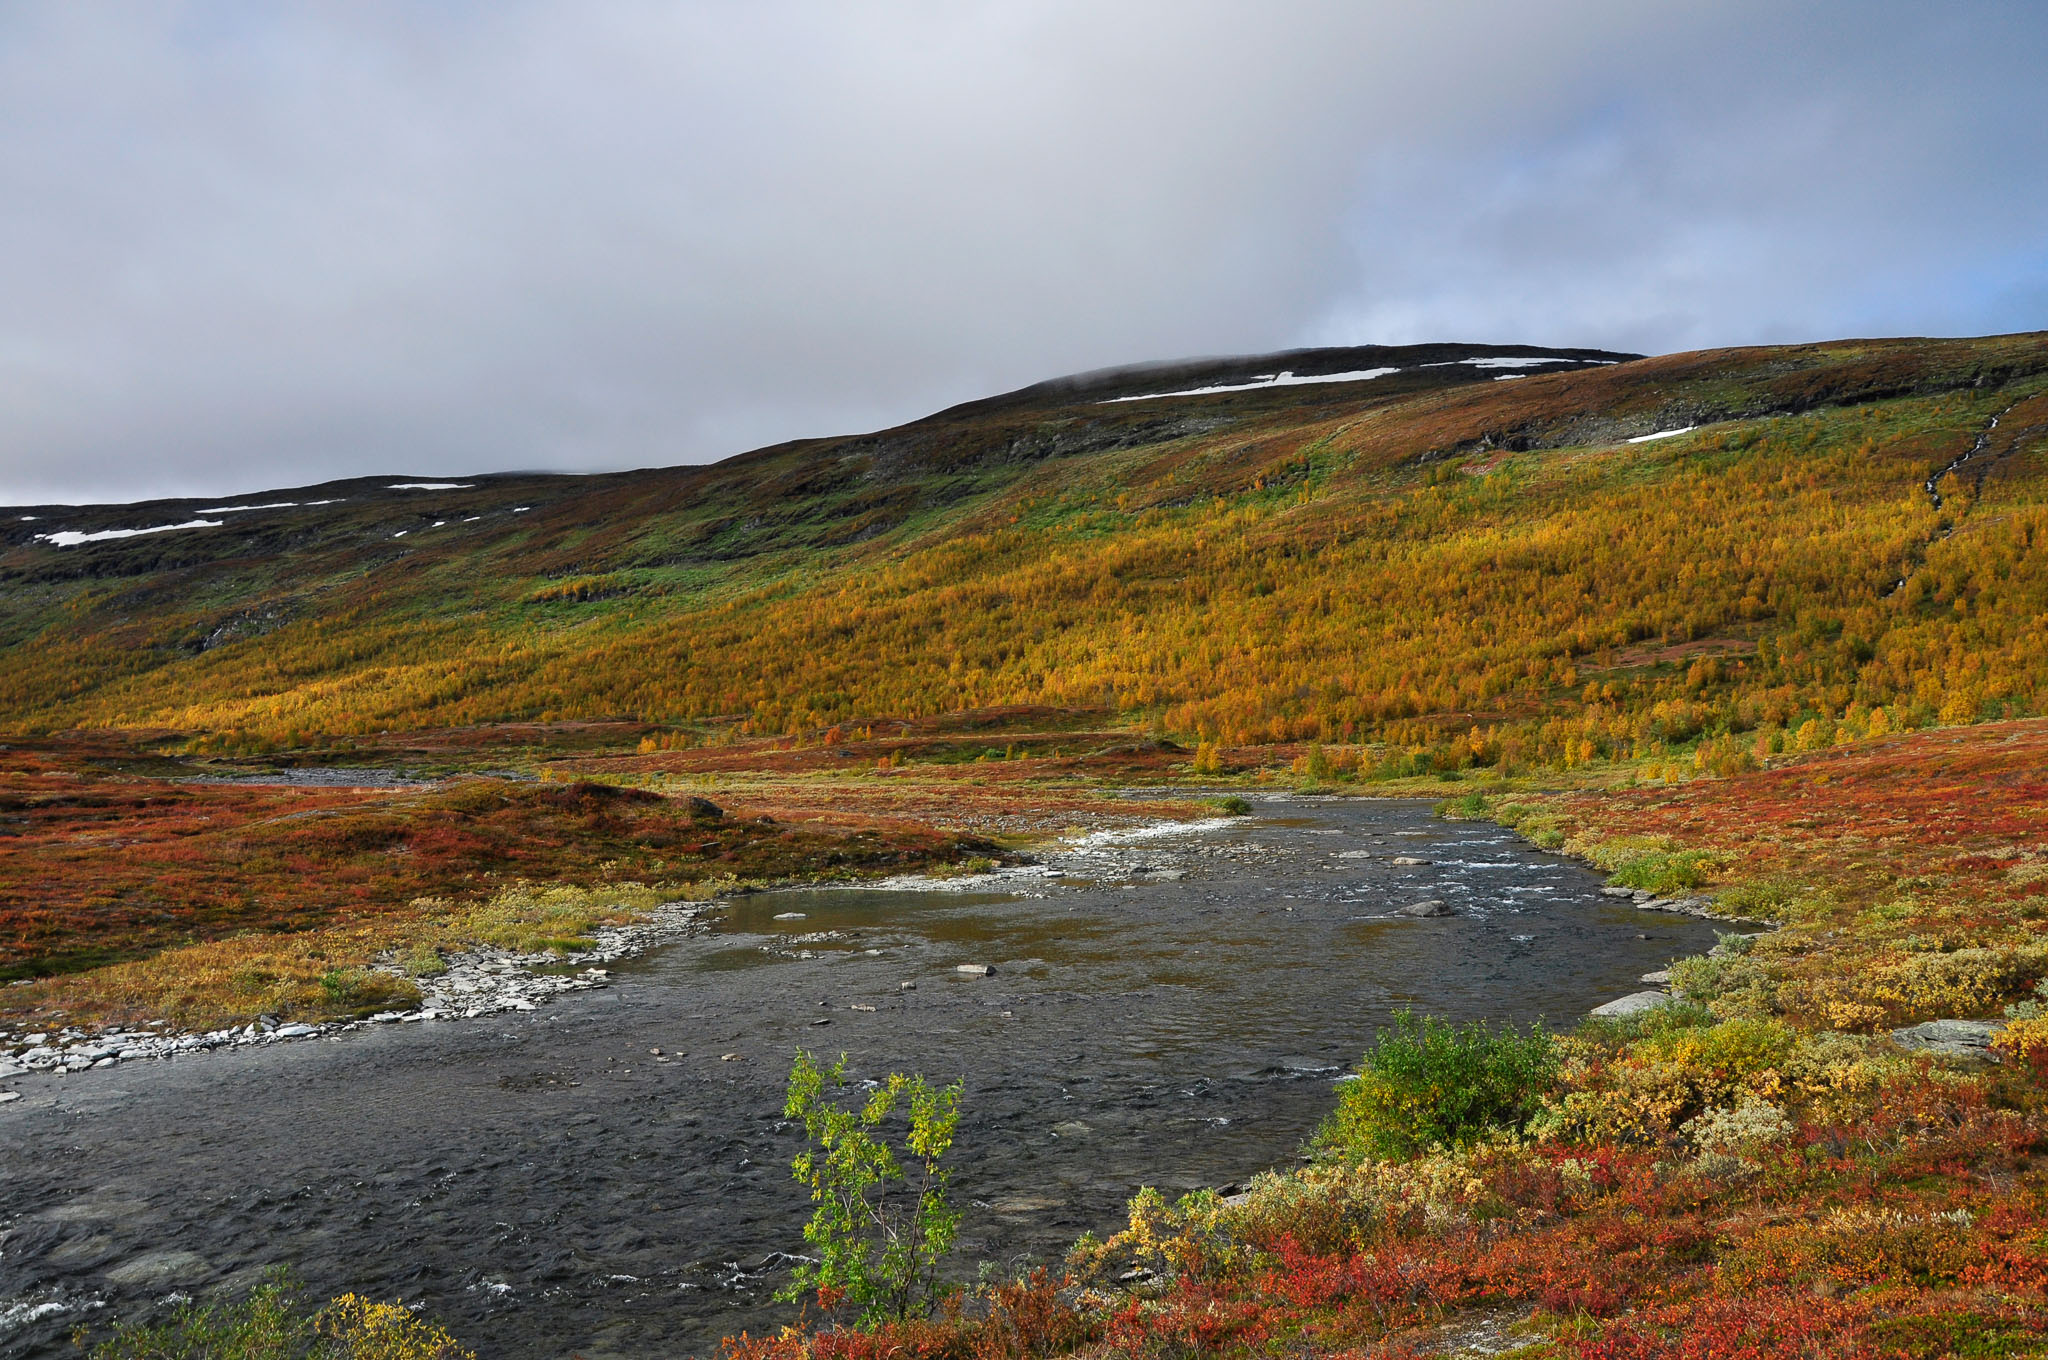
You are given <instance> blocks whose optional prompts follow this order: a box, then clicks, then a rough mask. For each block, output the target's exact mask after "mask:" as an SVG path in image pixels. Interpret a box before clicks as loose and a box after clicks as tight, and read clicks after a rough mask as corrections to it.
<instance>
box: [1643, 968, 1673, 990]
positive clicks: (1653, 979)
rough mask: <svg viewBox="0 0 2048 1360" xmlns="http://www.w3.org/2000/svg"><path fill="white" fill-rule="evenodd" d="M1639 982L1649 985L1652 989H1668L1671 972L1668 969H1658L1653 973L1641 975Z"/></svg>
mask: <svg viewBox="0 0 2048 1360" xmlns="http://www.w3.org/2000/svg"><path fill="white" fill-rule="evenodd" d="M1640 980H1641V981H1643V982H1647V983H1649V984H1650V985H1651V986H1653V987H1668V986H1669V985H1671V970H1670V969H1669V968H1659V969H1658V970H1657V971H1656V972H1654V973H1645V974H1643V976H1642V978H1641V979H1640Z"/></svg>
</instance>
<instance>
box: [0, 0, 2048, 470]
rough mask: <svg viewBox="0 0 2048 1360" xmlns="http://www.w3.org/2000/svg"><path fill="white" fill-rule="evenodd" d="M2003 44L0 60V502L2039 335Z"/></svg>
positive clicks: (831, 48)
mask: <svg viewBox="0 0 2048 1360" xmlns="http://www.w3.org/2000/svg"><path fill="white" fill-rule="evenodd" d="M2044 55H2048V12H2044V11H2042V10H2040V9H2039V8H2038V7H2035V6H2030V5H2021V4H2012V5H2006V6H1999V5H1990V4H1987V5H1978V6H1968V7H1960V8H1949V7H1928V6H1923V5H1917V4H1890V3H1842V4H1832V5H1820V4H1804V5H1801V4H1791V5H1787V4H1783V3H1777V4H1763V3H1729V2H1728V0H1720V2H1718V3H1712V4H1692V5H1676V4H1674V5H1662V6H1644V5H1640V4H1623V3H1595V2H1591V0H1561V2H1559V3H1552V4H1546V5H1542V6H1530V5H1521V4H1509V3H1499V4H1458V3H1447V4H1440V5H1434V6H1427V7H1424V6H1412V5H1395V4H1386V5H1375V6H1366V5H1360V4H1327V5H1312V4H1301V5H1292V6H1285V7H1270V6H1269V7H1254V6H1242V5H1230V6H1226V5H1218V4H1198V3H1165V2H1164V0H1162V2H1161V3H1149V4H1140V3H1132V4H1123V5H1115V6H1103V5H1086V4H1080V3H1071V4H1060V3H1045V4H1031V5H1024V4H1017V5H1009V6H998V7H987V8H984V7H970V6H955V5H946V4H940V3H921V4H899V5H893V6H887V7H880V6H828V5H824V4H818V5H786V4H755V5H744V6H741V5H716V4H703V5H697V6H690V7H680V6H675V5H671V4H657V3H651V2H650V3H639V2H636V0H619V2H618V3H611V4H606V5H600V6H588V5H569V4H559V3H558V4H532V3H521V0H499V2H497V3H488V4H487V3H473V4H463V3H449V4H442V5H433V6H422V5H413V4H398V3H391V4H376V3H353V4H332V5H327V6H317V5H316V6H297V7H291V8H289V9H288V10H280V9H278V8H277V7H273V6H267V5H259V4H255V3H247V4H235V3H218V2H216V3H207V4H198V3H189V4H180V3H166V4H148V5H145V4H140V3H130V4H109V5H96V6H84V5H64V6H58V5H46V6H27V5H24V6H15V7H11V8H9V9H7V10H5V11H0V412H4V413H5V414H4V420H0V501H7V502H15V503H22V502H29V501H40V500H103V499H124V500H125V499H132V498H136V497H140V496H147V495H162V494H182V493H190V494H225V493H230V492H235V491H240V490H244V489H252V488H256V487H260V486H271V485H282V484H288V483H303V482H307V481H313V480H317V479H319V478H323V477H328V476H339V475H347V474H353V473H360V472H372V471H376V472H415V473H422V474H462V473H470V472H477V471H482V470H488V469H499V468H541V467H545V468H555V469H562V470H580V469H598V468H614V467H627V466H639V465H648V464H660V463H675V462H686V461H703V460H707V459H711V458H717V457H722V456H724V455H726V454H729V453H733V452H737V451H739V450H741V449H744V448H747V447H750V446H753V445H757V444H761V443H765V442H769V441H772V440H776V439H782V438H788V437H792V436H797V435H803V434H818V433H836V432H843V431H846V430H850V429H856V428H861V427H865V426H876V425H882V424H887V423H890V422H893V421H897V420H901V419H906V418H909V417H912V416H915V415H918V414H921V413H923V412H925V411H928V410H931V409H933V408H936V407H939V406H943V405H946V404H948V403H950V402H953V401H957V400H961V399H964V398H968V397H972V396H977V395H981V394H984V393H987V392H991V391H995V390H1000V389H1003V388H1008V387H1014V386H1019V385H1022V384H1024V383H1027V382H1031V381H1034V380H1036V379H1039V378H1044V377H1048V376H1051V375H1054V374H1057V373H1062V372H1071V371H1075V370H1080V369H1086V368H1091V367H1097V366H1101V365H1105V364H1113V363H1120V362H1126V361H1132V360H1138V359H1146V358H1169V357H1175V356H1182V355H1189V354H1203V353H1221V352H1248V351H1255V350H1263V349H1272V348H1280V347H1284V346H1289V345H1296V344H1304V343H1366V342H1378V341H1387V342H1407V341H1419V340H1437V339H1443V340H1475V341H1499V342H1525V341H1526V342H1535V343H1552V344H1569V345H1597V346H1604V347H1612V348H1626V349H1643V350H1655V351H1662V350H1671V349H1681V348H1690V347H1695V346H1704V345H1718V344H1731V343H1743V342H1750V341H1779V340H1786V339H1797V338H1821V337H1832V336H1838V335H1844V334H1857V333H1864V334H1870V333H1976V332H1988V331H1997V330H2017V329H2034V328H2040V327H2048V237H2044V233H2043V231H2042V223H2043V222H2044V221H2048V175H2044V174H2043V173H2042V172H2043V170H2044V168H2048V82H2043V81H2041V80H2040V78H2039V71H2040V63H2041V59H2042V58H2043V56H2044Z"/></svg>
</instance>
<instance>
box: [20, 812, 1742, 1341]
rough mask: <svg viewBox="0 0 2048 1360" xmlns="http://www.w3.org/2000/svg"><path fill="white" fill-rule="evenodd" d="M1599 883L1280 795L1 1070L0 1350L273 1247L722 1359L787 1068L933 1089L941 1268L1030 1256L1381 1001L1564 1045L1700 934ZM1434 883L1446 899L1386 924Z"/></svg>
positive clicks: (1316, 1085)
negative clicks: (565, 964)
mask: <svg viewBox="0 0 2048 1360" xmlns="http://www.w3.org/2000/svg"><path fill="white" fill-rule="evenodd" d="M1396 858H1405V859H1414V860H1423V861H1426V862H1425V863H1419V864H1396V863H1394V862H1393V861H1394V860H1395V859H1396ZM1597 887H1598V880H1597V879H1596V878H1595V877H1594V876H1593V875H1592V874H1590V873H1588V872H1587V871H1586V870H1584V869H1583V868H1581V867H1579V866H1578V865H1576V864H1573V863H1572V862H1570V861H1567V860H1565V859H1562V858H1560V857H1558V856H1555V855H1549V854H1545V853H1543V852H1541V851H1538V850H1535V849H1533V848H1531V847H1529V846H1528V845H1526V844H1525V843H1523V842H1522V841H1520V840H1519V839H1517V838H1515V837H1514V836H1512V835H1510V834H1509V833H1507V832H1505V831H1503V830H1501V829H1500V828H1498V827H1496V826H1493V825H1491V824H1488V823H1477V822H1443V821H1439V820H1437V819H1436V818H1434V817H1433V816H1432V815H1431V814H1430V811H1429V809H1428V806H1427V805H1426V804H1422V803H1415V802H1396V801H1364V800H1336V799H1317V798H1299V797H1276V798H1272V799H1269V800H1266V801H1263V802H1261V803H1259V804H1257V805H1256V810H1255V814H1254V815H1253V816H1251V817H1248V818H1239V819H1235V820H1232V821H1230V822H1228V823H1227V824H1225V823H1206V824H1201V825H1198V826H1196V827H1193V828H1191V829H1180V830H1175V831H1172V832H1169V833H1164V834H1152V835H1145V834H1124V835H1114V836H1096V837H1091V838H1087V839H1085V840H1083V841H1081V842H1079V843H1077V844H1076V845H1075V846H1073V848H1071V849H1069V850H1066V851H1063V852H1061V853H1059V854H1056V855H1049V856H1047V857H1046V861H1045V863H1044V864H1043V865H1040V866H1037V867H1036V868H1034V869H1032V870H1028V871H1024V872H1006V873H1004V874H1002V875H1000V876H997V877H995V878H993V879H990V878H981V879H976V880H973V881H972V883H971V884H970V885H969V886H967V887H964V888H957V889H953V890H948V891H917V890H886V889H872V888H870V889H845V890H821V891H800V892H780V893H770V894H761V895H757V896H751V897H743V898H740V899H737V900H735V901H734V902H733V903H731V904H730V905H729V906H728V907H727V908H726V909H725V910H724V911H723V912H722V913H720V914H719V915H718V917H717V918H716V923H715V925H714V927H713V928H712V930H711V931H710V932H709V933H706V934H704V935H701V936H697V937H693V938H687V939H682V940H679V941H677V942H675V943H673V944H669V945H665V946H663V947H661V948H660V949H658V950H655V951H653V952H651V953H649V954H646V955H643V956H641V957H640V958H638V959H635V960H633V961H631V962H630V963H628V964H626V965H624V966H623V967H621V968H619V969H617V970H616V971H615V979H616V980H615V984H614V985H613V986H612V987H610V988H609V989H607V990H604V991H600V992H591V993H582V994H578V995H576V996H573V997H571V998H569V999H565V1000H562V1001H559V1002H557V1003H555V1004H553V1005H551V1006H547V1007H544V1008H542V1009H540V1010H538V1011H534V1012H531V1013H526V1014H520V1013H512V1014H509V1015H498V1016H490V1017H484V1018H480V1019H477V1020H472V1021H465V1022H453V1023H429V1024H421V1025H405V1026H395V1025H394V1026H385V1027H382V1028H379V1029H374V1030H368V1031H361V1032H356V1033H351V1034H347V1035H344V1036H341V1037H339V1038H335V1039H330V1040H322V1041H317V1042H304V1043H291V1044H277V1045H271V1046H264V1047H259V1048H253V1049H242V1050H224V1051H220V1052H215V1053H209V1054H203V1055H198V1056H194V1057H190V1058H181V1059H179V1060H177V1061H174V1062H157V1063H134V1064H124V1065H122V1066H121V1067H119V1068H115V1069H110V1070H106V1071H93V1072H88V1073H80V1074H74V1075H72V1076H69V1077H51V1076H42V1077H30V1078H22V1079H20V1080H18V1081H17V1082H15V1083H14V1086H15V1088H16V1089H18V1090H20V1092H21V1093H22V1096H23V1098H22V1099H20V1100H17V1101H15V1102H13V1103H11V1104H8V1105H5V1106H0V1356H6V1357H17V1356H21V1357H26V1356H55V1355H61V1354H76V1352H75V1351H73V1350H72V1349H71V1348H70V1344H69V1342H68V1340H66V1339H65V1338H66V1337H67V1336H68V1334H69V1332H70V1330H71V1329H72V1328H73V1327H76V1326H78V1325H79V1324H81V1323H85V1324H93V1325H98V1324H104V1323H105V1322H106V1321H107V1320H108V1319H109V1318H111V1317H114V1316H121V1317H136V1316H141V1315H145V1314H147V1313H148V1312H149V1310H150V1309H151V1307H153V1306H155V1305H157V1304H158V1303H160V1301H162V1300H165V1299H167V1298H172V1297H175V1296H178V1295H198V1296H204V1295H205V1294H206V1293H207V1292H209V1291H211V1290H214V1289H218V1288H222V1287H224V1286H225V1287H229V1288H243V1287H246V1286H247V1285H249V1284H252V1283H254V1282H255V1281H256V1280H257V1279H258V1278H259V1277H260V1273H261V1271H262V1270H263V1268H264V1267H266V1266H268V1265H271V1264H276V1263H289V1264H290V1265H291V1266H292V1267H293V1268H294V1269H295V1270H296V1271H297V1273H298V1274H299V1275H300V1277H301V1278H302V1279H303V1280H305V1282H306V1283H307V1285H308V1286H309V1288H310V1289H311V1290H312V1291H313V1292H314V1293H315V1294H316V1295H317V1296H319V1297H326V1296H328V1295H331V1294H336V1293H340V1292H344V1291H347V1290H356V1291H358V1292H361V1293H365V1294H368V1295H370V1296H373V1297H379V1298H391V1297H399V1296H402V1297H403V1298H404V1299H405V1300H406V1301H408V1302H419V1303H423V1304H424V1305H425V1307H426V1309H427V1310H428V1311H429V1312H431V1313H432V1314H433V1315H435V1316H436V1317H438V1318H440V1319H441V1320H443V1321H444V1322H446V1323H447V1324H448V1325H449V1326H450V1327H451V1328H452V1329H453V1330H454V1331H455V1332H456V1333H457V1334H458V1335H460V1336H461V1337H462V1338H463V1339H464V1341H465V1342H466V1343H467V1344H469V1345H470V1346H472V1347H473V1348H475V1349H476V1350H477V1351H478V1353H479V1354H481V1355H483V1356H486V1357H490V1360H525V1358H526V1357H536V1358H538V1357H548V1358H550V1360H552V1358H554V1357H563V1358H564V1360H566V1357H569V1356H571V1355H576V1356H581V1357H584V1360H606V1358H607V1357H636V1358H637V1357H654V1356H663V1357H669V1356H676V1355H684V1354H691V1353H712V1352H715V1350H716V1342H717V1339H718V1338H719V1337H720V1336H722V1335H724V1334H726V1333H729V1332H735V1331H737V1330H739V1329H740V1328H742V1327H746V1328H751V1329H753V1330H754V1331H755V1332H756V1334H758V1333H759V1332H760V1330H761V1329H762V1328H763V1327H772V1326H774V1325H776V1324H778V1323H779V1322H781V1321H786V1320H788V1318H789V1317H790V1316H791V1310H790V1309H789V1308H788V1307H786V1306H783V1305H777V1304H774V1303H772V1302H771V1301H770V1299H769V1295H770V1294H771V1293H772V1292H773V1290H774V1289H775V1287H776V1286H777V1285H778V1284H779V1283H781V1281H782V1280H783V1279H784V1278H785V1275H786V1263H785V1262H783V1261H782V1260H780V1259H779V1256H778V1254H779V1253H780V1252H784V1251H794V1250H800V1249H801V1247H802V1237H801V1228H802V1224H803V1221H804V1219H805V1218H806V1217H807V1216H808V1204H807V1202H806V1201H805V1199H804V1198H803V1192H802V1190H801V1188H800V1187H799V1186H797V1185H796V1183H795V1182H794V1181H793V1180H791V1178H790V1174H789V1169H788V1168H789V1159H790V1157H791V1156H792V1155H793V1154H794V1153H795V1152H796V1151H798V1147H799V1145H798V1141H797V1136H796V1133H795V1131H793V1130H792V1129H791V1128H789V1127H788V1126H787V1125H786V1124H785V1123H784V1121H783V1120H782V1119H781V1095H782V1083H783V1080H784V1078H785V1077H786V1075H787V1073H788V1069H789V1063H790V1057H791V1054H792V1052H793V1050H794V1049H795V1048H796V1047H797V1046H799V1045H801V1046H803V1047H806V1048H809V1049H812V1050H814V1051H817V1052H819V1053H821V1054H823V1055H825V1056H827V1057H831V1056H836V1055H838V1054H840V1053H842V1052H843V1053H845V1054H847V1055H848V1056H849V1059H850V1070H851V1072H852V1073H853V1074H855V1075H856V1076H859V1077H874V1076H881V1075H885V1074H886V1073H888V1072H890V1071H892V1070H896V1071H913V1070H915V1071H922V1072H923V1073H925V1074H926V1075H928V1076H930V1077H932V1078H934V1079H937V1080H943V1081H951V1080H955V1079H958V1080H961V1081H963V1082H964V1083H965V1087H966V1095H965V1100H964V1104H963V1114H962V1119H961V1124H960V1132H959V1137H958V1142H957V1146H956V1154H955V1158H954V1168H955V1169H954V1181H953V1186H954V1198H955V1200H956V1202H959V1203H960V1204H961V1205H962V1206H963V1207H964V1208H965V1209H966V1211H967V1212H966V1220H965V1223H964V1225H963V1228H962V1234H961V1244H960V1246H961V1249H960V1254H959V1269H960V1271H961V1272H963V1273H967V1272H971V1271H972V1270H973V1269H974V1268H975V1267H976V1265H977V1263H979V1262H982V1261H989V1262H995V1263H998V1264H1000V1265H1003V1266H1006V1267H1007V1266H1013V1265H1017V1264H1021V1263H1022V1262H1024V1261H1027V1260H1032V1259H1037V1260H1053V1259H1056V1258H1057V1257H1058V1255H1059V1253H1060V1251H1061V1249H1062V1248H1063V1247H1064V1246H1065V1245H1066V1244H1067V1243H1069V1242H1071V1241H1072V1240H1073V1239H1074V1238H1075V1237H1077V1236H1078V1235H1080V1234H1081V1233H1082V1232H1084V1231H1088V1230H1094V1231H1097V1232H1103V1231H1106V1230H1112V1229H1114V1228H1115V1227H1117V1226H1118V1225H1119V1222H1120V1220H1121V1210H1122V1205H1123V1203H1124V1201H1125V1199H1126V1198H1127V1197H1128V1196H1129V1195H1130V1194H1131V1192H1132V1191H1134V1190H1135V1189H1137V1188H1138V1187H1139V1186H1141V1185H1145V1184H1153V1185H1158V1186H1160V1187H1162V1188H1168V1189H1173V1190H1183V1189H1192V1188H1195V1187H1198V1186H1204V1185H1211V1186H1220V1185H1225V1184H1228V1183H1231V1182H1235V1181H1240V1180H1242V1179H1244V1178H1246V1177H1247V1176H1249V1175H1250V1174H1252V1173H1254V1172H1256V1171H1259V1170H1261V1169H1263V1168H1266V1167H1270V1166H1273V1165H1277V1164H1280V1163H1284V1162H1286V1161H1288V1160H1289V1159H1290V1158H1292V1157H1293V1156H1294V1155H1295V1153H1296V1151H1297V1149H1298V1148H1299V1146H1300V1144H1301V1142H1302V1140H1303V1139H1304V1138H1305V1137H1306V1136H1307V1135H1308V1134H1309V1133H1310V1132H1311V1130H1313V1128H1314V1127H1315V1125H1316V1123H1317V1121H1318V1120H1319V1119H1321V1118H1322V1116H1323V1115H1324V1114H1325V1113H1326V1112H1327V1111H1328V1110H1329V1108H1330V1107H1331V1104H1332V1103H1333V1099H1334V1097H1333V1092H1332V1083H1333V1080H1334V1079H1335V1078H1336V1077H1337V1076H1338V1075H1339V1074H1340V1072H1341V1070H1342V1068H1343V1066H1344V1065H1346V1064H1348V1063H1350V1062H1353V1061H1355V1060H1356V1058H1357V1056H1358V1054H1359V1052H1360V1051H1361V1050H1362V1048H1363V1047H1364V1045H1365V1044H1366V1043H1367V1042H1368V1040H1369V1039H1370V1038H1371V1036H1372V1034H1373V1032H1374V1030H1375V1029H1376V1028H1377V1027H1378V1026H1379V1025H1381V1024H1382V1023H1384V1022H1385V1020H1386V1018H1387V1016H1388V1014H1389V1013H1390V1012H1391V1011H1393V1010H1394V1009H1396V1008H1398V1007H1401V1006H1413V1007H1414V1008H1416V1009H1417V1010H1421V1011H1427V1012H1431V1013H1435V1014H1440V1015H1444V1016H1449V1017H1453V1018H1468V1017H1479V1016H1484V1017H1489V1018H1497V1019H1499V1018H1505V1019H1515V1020H1529V1019H1535V1018H1538V1017H1544V1018H1548V1019H1550V1020H1551V1021H1553V1022H1558V1023H1569V1022H1571V1021H1573V1020H1575V1019H1576V1018H1577V1017H1578V1016H1579V1015H1581V1014H1582V1013H1584V1012H1585V1011H1586V1010H1587V1009H1588V1008H1589V1007H1591V1006H1593V1005H1596V1004H1598V1003H1600V1002H1602V1001H1605V1000H1609V999H1611V998H1613V997H1615V996H1618V995H1621V994H1623V993H1625V992H1629V991H1633V990H1637V989H1638V986H1639V984H1638V983H1637V981H1636V979H1637V978H1638V977H1639V975H1640V974H1642V973H1644V972H1645V971H1647V970H1650V969H1653V968H1657V967H1661V966H1663V965H1664V964H1665V963H1666V962H1668V961H1669V960H1671V959H1672V958H1675V957H1679V956H1681V955H1685V954H1690V953H1697V952H1699V951H1701V950H1702V949H1704V948H1705V947H1707V946H1708V945H1710V944H1711V943H1712V932H1711V931H1710V930H1709V929H1708V928H1707V927H1705V926H1704V925H1702V924H1700V923H1699V922H1696V921H1692V920H1689V919H1685V918H1678V917H1671V916H1664V915H1658V914H1653V913H1646V912H1640V911H1637V910H1635V909H1634V908H1632V907H1631V906H1629V905H1628V904H1627V903H1626V902H1623V903H1619V904H1617V903H1615V902H1614V901H1613V900H1612V899H1609V898H1604V897H1602V896H1600V895H1599V894H1598V893H1597V891H1596V890H1597ZM1424 898H1436V899H1440V900H1442V901H1444V902H1445V903H1447V904H1449V905H1450V906H1451V907H1452V908H1453V909H1454V910H1455V913H1456V914H1454V915H1452V916H1448V917H1443V918H1439V919H1414V918H1409V917H1402V916H1398V915H1394V914H1392V913H1393V912H1394V911H1395V910H1396V909H1397V908H1399V907H1401V906H1403V905H1406V904H1409V903H1412V902H1415V901H1417V900H1419V899H1424ZM963 963H967V964H987V965H990V966H991V967H992V968H993V970H994V971H993V972H992V973H991V974H990V975H988V976H985V977H979V976H972V975H969V974H966V973H962V972H960V971H958V967H957V966H958V965H960V964H963ZM905 983H910V984H914V986H913V987H912V988H910V989H906V988H905V987H904V985H903V984H905ZM654 1049H660V1050H661V1053H660V1055H659V1056H656V1055H655V1054H654V1053H653V1052H652V1050H654Z"/></svg>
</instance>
